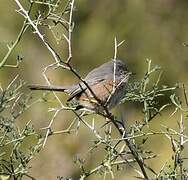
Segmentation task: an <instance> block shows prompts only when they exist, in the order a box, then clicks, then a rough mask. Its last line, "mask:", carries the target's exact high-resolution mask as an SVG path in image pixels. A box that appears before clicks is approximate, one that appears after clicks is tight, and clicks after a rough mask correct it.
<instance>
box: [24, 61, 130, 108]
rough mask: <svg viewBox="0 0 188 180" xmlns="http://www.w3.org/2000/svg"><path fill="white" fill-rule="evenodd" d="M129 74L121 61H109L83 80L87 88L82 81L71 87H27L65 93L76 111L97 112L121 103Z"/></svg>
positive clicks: (35, 85)
mask: <svg viewBox="0 0 188 180" xmlns="http://www.w3.org/2000/svg"><path fill="white" fill-rule="evenodd" d="M131 74H132V73H131V72H129V71H128V69H127V66H126V65H125V63H124V62H123V61H122V60H110V61H108V62H106V63H104V64H102V65H100V66H99V67H97V68H95V69H93V70H92V71H91V72H89V73H88V75H87V76H86V77H85V78H84V79H83V81H84V82H85V83H87V85H88V86H89V88H88V86H87V85H86V84H85V83H84V82H82V81H81V82H79V83H78V84H74V85H71V86H56V85H55V86H54V85H52V86H51V85H50V86H49V85H37V84H34V85H29V86H28V87H29V88H30V89H31V90H48V91H61V92H65V93H67V94H68V95H69V96H70V97H69V99H68V100H67V101H70V100H73V99H74V100H76V101H77V102H78V106H77V107H76V110H78V109H81V108H85V109H88V110H92V111H96V112H99V111H101V105H103V106H106V107H107V108H108V109H112V108H113V107H115V106H116V105H117V104H118V103H119V102H120V101H121V99H122V98H123V97H124V95H125V93H126V88H127V84H128V80H129V76H130V75H131ZM96 97H97V98H96ZM99 101H100V102H99Z"/></svg>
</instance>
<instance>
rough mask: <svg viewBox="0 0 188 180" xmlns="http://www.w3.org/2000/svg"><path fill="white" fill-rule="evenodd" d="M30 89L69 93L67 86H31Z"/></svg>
mask: <svg viewBox="0 0 188 180" xmlns="http://www.w3.org/2000/svg"><path fill="white" fill-rule="evenodd" d="M28 88H29V89H31V90H47V91H61V92H67V93H68V87H66V86H55V85H39V84H30V85H28Z"/></svg>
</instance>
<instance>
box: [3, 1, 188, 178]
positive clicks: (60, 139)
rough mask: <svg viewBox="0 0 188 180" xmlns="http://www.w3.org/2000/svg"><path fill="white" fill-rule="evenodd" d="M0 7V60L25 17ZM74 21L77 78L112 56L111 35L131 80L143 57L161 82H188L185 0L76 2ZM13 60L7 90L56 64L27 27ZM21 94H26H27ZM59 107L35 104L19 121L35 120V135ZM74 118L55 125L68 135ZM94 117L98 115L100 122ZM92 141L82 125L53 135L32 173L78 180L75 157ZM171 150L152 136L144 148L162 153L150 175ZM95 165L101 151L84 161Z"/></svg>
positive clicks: (37, 78)
mask: <svg viewBox="0 0 188 180" xmlns="http://www.w3.org/2000/svg"><path fill="white" fill-rule="evenodd" d="M0 2H1V6H0V15H1V19H0V57H1V59H2V58H3V57H4V55H5V53H6V52H7V47H6V44H7V43H10V42H11V41H14V40H15V38H16V36H17V34H18V32H19V30H20V28H21V26H22V22H23V18H22V17H21V16H20V15H19V14H17V13H16V12H15V9H17V6H16V4H15V2H14V1H6V0H0ZM73 19H74V22H75V27H74V32H73V42H72V45H73V59H72V61H73V64H74V67H75V68H76V69H77V70H78V72H80V74H81V75H82V76H84V75H86V74H87V73H88V72H89V71H90V70H91V69H92V68H93V67H95V66H97V65H99V64H101V63H104V62H106V61H107V60H108V59H110V58H112V57H113V54H114V37H115V36H116V37H117V39H118V40H119V41H121V40H124V39H125V41H126V43H125V45H122V46H121V47H120V49H119V51H118V58H120V59H123V60H124V61H125V62H126V63H127V64H128V67H129V69H130V70H131V71H133V72H135V73H136V76H135V79H140V78H141V77H142V76H143V74H144V72H145V70H146V59H147V58H149V59H152V62H153V63H154V64H158V65H160V66H162V68H163V70H164V74H163V77H162V83H165V84H168V85H174V84H175V83H176V82H184V83H185V84H187V76H188V73H187V67H188V48H187V47H184V46H183V45H182V43H184V42H188V23H187V19H188V1H187V0H181V1H178V0H157V1H156V0H117V1H114V0H106V1H101V0H95V1H93V0H77V1H76V10H75V11H74V16H73ZM57 32H58V29H57ZM47 35H48V39H49V40H50V41H51V42H54V41H55V40H54V37H53V36H52V35H51V34H50V33H47ZM54 44H55V43H54ZM56 47H57V49H58V51H59V52H60V55H61V56H62V57H65V55H66V54H67V49H66V44H65V42H60V43H59V44H58V45H57V46H56ZM18 55H19V56H23V57H24V59H23V62H22V63H21V65H20V66H19V67H18V68H15V69H13V68H3V69H1V70H0V83H1V86H2V87H6V86H7V85H8V83H9V82H10V81H11V80H12V78H13V77H14V76H15V75H16V74H19V75H20V78H22V79H24V80H25V81H26V82H27V83H43V84H44V83H45V79H44V78H43V76H42V71H43V69H44V68H45V67H46V66H47V65H48V64H50V63H52V62H53V58H52V56H51V54H50V53H49V52H48V51H47V49H46V48H45V47H44V45H43V43H42V42H41V41H40V39H39V38H38V37H37V36H36V35H34V34H32V31H31V29H30V30H28V31H27V32H26V34H24V36H23V38H22V40H21V42H20V43H19V44H18V46H17V48H16V49H15V51H14V52H13V53H12V55H11V56H10V57H9V60H8V64H14V63H16V59H17V56H18ZM48 77H49V79H50V81H51V82H52V83H53V84H58V85H61V84H63V85H64V84H65V85H68V84H72V83H74V82H76V81H77V79H76V78H75V77H73V76H72V74H70V73H69V72H66V71H63V70H62V69H55V70H50V71H49V72H48ZM131 81H133V80H131ZM24 91H25V92H26V93H30V91H29V90H28V89H27V88H25V89H24ZM41 94H42V93H41V92H34V93H33V95H34V96H35V97H37V96H38V97H39V96H41ZM59 96H60V98H61V99H62V101H65V100H66V98H67V96H66V95H61V94H59ZM56 105H57V103H51V104H48V103H40V104H37V105H35V106H34V107H33V108H31V109H30V110H29V111H28V112H27V113H25V116H23V119H26V120H32V122H33V124H34V125H35V128H36V129H39V128H41V127H45V126H46V125H47V124H48V123H49V120H50V118H51V117H52V115H53V114H51V113H48V112H47V110H48V107H54V106H56ZM136 107H137V106H134V104H131V105H130V106H129V105H125V106H123V107H122V108H125V109H126V111H125V113H126V117H127V119H128V121H129V122H128V123H129V124H131V122H133V121H134V120H137V119H140V114H139V113H136V112H137V110H136ZM169 113H170V111H169V112H166V115H168V114H169ZM72 118H73V114H72V113H71V112H64V111H63V112H60V113H59V115H58V116H57V118H56V120H55V123H54V129H55V130H62V129H65V128H66V126H67V125H68V123H69V122H70V120H71V119H72ZM178 118H179V117H178V116H177V117H173V118H171V119H168V118H167V116H165V115H164V116H162V117H159V118H158V119H156V120H155V121H153V122H152V123H151V127H152V128H153V129H160V128H161V124H164V125H170V126H171V127H175V126H176V120H177V119H178ZM98 119H99V118H98V117H97V121H98ZM157 120H158V121H157ZM20 121H21V120H20ZM99 121H100V120H99ZM20 123H22V122H20ZM99 124H100V122H99ZM91 138H92V134H91V133H90V132H89V131H88V129H87V128H85V127H84V126H82V128H81V129H80V130H79V132H78V133H76V134H75V133H73V134H68V135H59V136H53V137H50V138H49V139H48V142H47V144H46V147H45V148H44V149H43V150H42V151H41V152H40V154H39V155H38V156H37V157H36V158H35V159H34V160H33V161H32V162H31V166H32V169H31V174H32V175H33V176H34V177H36V179H57V176H63V177H66V176H72V177H74V178H75V179H78V177H79V173H80V170H79V168H78V166H77V165H75V164H74V163H73V157H74V156H75V155H76V154H80V155H81V156H82V155H83V154H84V152H85V151H86V150H87V148H88V147H89V140H90V139H91ZM159 140H160V141H159ZM169 147H170V143H169V142H168V141H167V140H166V138H164V137H162V136H161V137H159V136H156V137H152V138H151V139H150V141H149V142H148V143H146V148H147V149H151V150H153V151H154V152H155V153H158V154H159V155H160V157H159V158H158V160H157V161H155V160H154V161H149V163H150V164H151V165H152V167H154V169H156V170H160V168H161V166H162V165H163V163H165V162H166V161H168V160H169V161H170V158H171V153H172V152H169V151H168V149H169ZM95 156H96V157H95ZM99 159H102V153H101V154H100V151H97V152H96V153H95V154H94V156H91V157H90V156H89V157H88V158H87V160H88V163H87V165H88V167H90V168H92V167H94V165H95V164H96V162H97V161H98V160H99ZM132 175H135V174H134V172H133V171H132V170H131V169H130V168H129V167H126V168H125V169H124V170H123V171H121V172H118V173H117V174H116V176H117V179H126V178H127V179H131V176H132ZM97 178H99V177H98V176H95V175H94V176H91V177H90V178H89V179H97ZM109 179H110V176H109ZM133 179H134V178H133Z"/></svg>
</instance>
